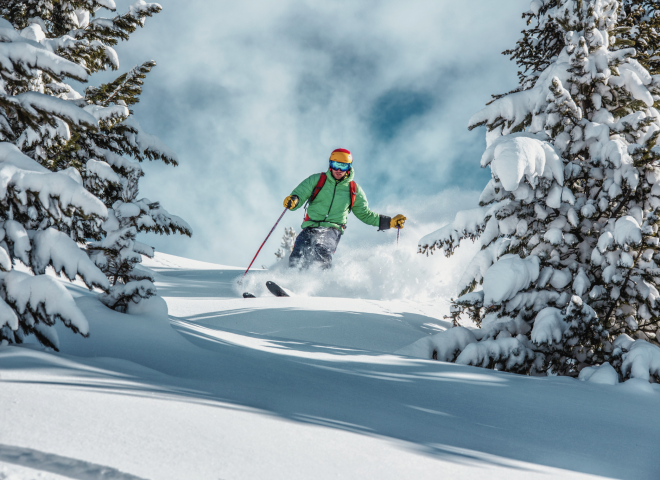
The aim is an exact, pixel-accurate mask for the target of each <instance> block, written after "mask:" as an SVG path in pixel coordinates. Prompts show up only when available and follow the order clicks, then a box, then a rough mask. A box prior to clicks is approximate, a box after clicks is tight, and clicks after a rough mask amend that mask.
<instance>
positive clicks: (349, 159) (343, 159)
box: [330, 148, 353, 163]
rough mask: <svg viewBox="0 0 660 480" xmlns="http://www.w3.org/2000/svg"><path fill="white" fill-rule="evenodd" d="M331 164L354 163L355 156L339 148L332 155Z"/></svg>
mask: <svg viewBox="0 0 660 480" xmlns="http://www.w3.org/2000/svg"><path fill="white" fill-rule="evenodd" d="M330 161H331V162H339V163H353V155H351V152H349V151H348V150H346V149H345V148H338V149H337V150H334V151H333V152H332V153H331V154H330Z"/></svg>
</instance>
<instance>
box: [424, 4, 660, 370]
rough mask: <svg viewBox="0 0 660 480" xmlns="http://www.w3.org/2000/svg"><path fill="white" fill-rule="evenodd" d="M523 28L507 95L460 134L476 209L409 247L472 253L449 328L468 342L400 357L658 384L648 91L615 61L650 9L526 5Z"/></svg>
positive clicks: (442, 342)
mask: <svg viewBox="0 0 660 480" xmlns="http://www.w3.org/2000/svg"><path fill="white" fill-rule="evenodd" d="M640 5H641V7H642V8H648V10H647V14H646V15H640V14H639V10H636V8H637V7H635V6H640ZM626 8H627V9H626ZM631 12H633V13H631ZM634 12H637V13H634ZM525 16H527V17H528V19H529V20H530V22H534V23H535V24H534V26H533V27H532V28H530V29H529V30H528V31H527V32H525V36H524V37H523V39H522V40H521V41H520V42H519V43H518V47H517V48H516V49H515V50H513V51H510V52H505V53H510V54H512V56H513V58H515V59H516V60H517V61H518V64H519V65H521V66H522V67H523V68H525V70H524V71H522V72H521V73H520V87H519V88H518V89H517V90H514V91H513V92H510V93H509V94H505V95H501V96H496V98H495V100H493V101H492V102H491V103H490V104H489V105H488V106H487V107H486V108H484V109H483V110H482V111H480V112H478V113H477V114H476V115H474V116H473V117H472V119H471V120H470V122H469V128H471V129H472V128H475V127H477V126H480V125H486V126H487V129H488V134H487V136H486V139H487V149H486V151H485V153H484V155H483V157H482V162H481V164H482V167H486V166H489V167H490V169H491V174H492V179H491V181H490V182H489V183H488V185H487V186H486V188H485V189H484V191H483V193H482V195H481V197H480V207H479V208H477V209H474V210H471V211H465V212H460V213H459V214H458V215H457V217H456V219H455V220H454V222H453V223H452V224H450V225H447V226H446V227H444V228H442V229H441V230H439V231H437V232H435V233H433V234H431V235H428V236H427V237H425V238H423V239H422V240H421V241H420V251H421V252H422V253H424V252H426V253H429V252H431V253H432V252H433V250H434V249H436V248H442V249H443V250H444V252H445V254H446V255H451V254H452V253H453V251H454V250H455V248H457V247H458V246H459V243H460V241H461V240H462V239H465V238H470V239H472V240H477V239H478V240H479V241H480V244H481V246H482V249H481V251H480V252H479V253H478V254H477V255H476V256H475V257H474V259H473V260H472V262H471V263H470V264H469V266H468V268H467V270H466V272H465V274H464V276H463V278H462V279H461V280H460V285H459V289H460V290H462V292H461V296H460V297H459V298H458V299H456V300H455V301H454V303H453V305H452V313H451V316H452V317H453V319H454V321H455V322H458V321H459V319H460V318H461V316H463V315H467V316H469V317H471V318H472V319H473V320H474V321H476V323H477V325H478V326H480V327H481V328H480V329H478V330H468V329H465V328H463V327H456V328H452V329H450V330H448V331H446V332H443V333H440V334H438V335H436V336H434V337H430V338H427V339H422V341H420V342H419V344H418V345H416V346H413V350H415V348H417V349H418V350H417V351H418V352H419V349H420V348H421V349H422V351H424V353H425V354H428V356H429V357H431V356H433V357H434V358H438V359H440V360H446V361H456V362H458V363H463V364H471V365H480V366H484V367H489V368H495V369H501V370H508V371H513V372H519V373H528V374H563V375H573V376H575V375H577V374H578V372H579V371H580V370H581V369H582V368H584V367H586V366H596V367H597V366H599V365H604V364H605V363H611V365H612V366H614V367H615V368H616V369H617V370H618V371H619V372H620V373H621V374H622V375H623V376H626V375H630V376H633V377H642V378H646V379H649V378H651V377H653V376H655V377H656V379H657V378H659V377H658V375H660V348H658V347H657V346H656V345H654V344H653V343H649V342H654V341H655V340H656V332H657V330H658V322H659V321H660V303H659V297H660V294H659V293H658V289H657V283H658V281H660V267H659V266H658V265H660V252H658V246H659V240H660V238H659V237H658V235H657V232H658V223H660V147H656V141H657V138H658V134H659V133H660V115H659V114H658V111H657V110H656V106H657V105H658V104H657V103H656V102H657V101H659V100H660V96H658V95H659V94H660V76H658V77H656V76H654V75H651V74H650V73H649V71H648V69H647V68H645V66H644V65H642V64H640V62H638V61H637V60H636V59H635V58H634V57H635V55H636V51H635V49H634V48H630V47H627V46H626V43H629V42H628V41H627V40H626V35H627V36H628V39H630V38H635V35H636V34H635V33H634V32H635V31H641V30H642V29H641V27H638V24H639V22H647V23H649V22H653V21H655V20H654V19H655V18H656V13H655V6H653V5H652V4H651V2H623V6H622V5H621V4H620V3H619V2H617V1H616V0H582V1H580V0H534V1H532V3H531V10H530V12H527V13H526V14H525ZM620 21H621V22H622V24H623V26H621V24H620V23H619V22H620ZM635 22H638V24H635ZM644 28H646V27H644ZM635 29H637V30H635ZM617 32H619V33H620V34H621V35H622V43H621V44H619V42H617V41H616V34H617ZM631 32H632V33H631ZM648 32H651V30H650V29H647V33H648ZM635 41H638V40H635ZM643 45H645V46H647V47H648V48H655V47H654V46H653V45H657V43H655V44H652V43H650V42H645V43H643ZM644 54H645V55H646V56H645V57H644V58H646V59H647V60H651V59H655V57H656V55H655V52H649V51H648V50H646V51H645V53H644ZM648 66H650V65H648ZM630 335H632V336H635V337H636V338H637V340H636V341H633V340H632V338H631V337H630Z"/></svg>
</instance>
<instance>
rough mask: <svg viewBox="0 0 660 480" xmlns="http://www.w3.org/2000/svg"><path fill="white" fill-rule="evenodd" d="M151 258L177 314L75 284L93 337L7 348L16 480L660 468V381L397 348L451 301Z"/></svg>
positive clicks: (630, 473)
mask: <svg viewBox="0 0 660 480" xmlns="http://www.w3.org/2000/svg"><path fill="white" fill-rule="evenodd" d="M145 265H146V266H147V267H150V268H152V269H153V271H154V272H155V275H156V279H157V286H158V288H159V292H160V293H161V295H163V296H164V297H165V298H166V300H167V303H168V307H169V313H170V318H169V319H167V318H165V317H164V316H162V315H161V316H159V315H122V314H119V313H116V312H112V311H110V310H108V309H107V308H105V307H104V306H103V305H102V304H100V303H99V302H98V301H97V300H96V299H95V298H94V297H93V295H92V294H90V293H89V292H88V291H87V290H86V289H84V288H81V287H80V286H79V285H77V284H75V283H74V284H67V285H68V288H69V290H70V291H71V292H72V294H73V295H74V297H76V302H77V304H78V306H79V307H80V308H81V309H82V310H83V312H84V313H85V314H86V316H87V318H88V320H89V322H90V332H91V335H90V337H89V338H88V339H84V338H82V337H80V336H76V335H73V334H72V333H70V332H69V331H68V330H66V329H65V328H64V327H62V326H61V325H59V326H58V332H59V335H60V343H61V353H59V354H55V353H53V352H50V351H46V350H45V349H43V348H42V347H40V346H38V345H29V344H28V345H25V346H23V347H0V406H1V407H0V425H2V427H3V428H0V479H2V480H6V479H15V478H16V479H19V478H20V479H26V478H28V479H30V478H35V479H37V478H39V479H46V480H51V479H59V478H80V479H87V478H118V479H129V478H154V479H161V478H163V479H170V478H171V479H180V478H195V479H206V478H209V479H218V478H221V479H225V480H228V479H243V478H245V479H250V478H283V479H284V478H286V479H296V478H300V479H305V478H318V479H322V478H378V479H390V478H391V479H397V478H416V479H417V478H419V479H424V478H439V477H440V478H470V479H472V478H484V479H529V478H627V479H646V478H648V479H652V478H653V479H654V478H657V472H658V469H657V465H656V462H655V460H654V459H655V457H656V455H655V454H656V448H657V445H658V444H660V429H659V428H658V427H659V426H660V425H659V423H660V422H659V421H658V418H657V415H653V414H651V415H645V416H642V415H641V414H640V413H639V412H654V411H656V410H657V405H658V399H659V398H660V397H658V394H660V389H659V388H658V386H657V385H653V386H652V387H653V391H652V392H651V393H645V392H638V391H635V390H634V389H630V388H624V387H623V386H607V385H598V384H590V383H586V382H579V381H577V380H573V379H569V378H530V377H522V376H517V375H512V374H506V373H499V372H494V371H490V370H485V369H479V368H475V367H466V366H460V365H454V364H447V363H442V362H435V361H428V360H420V359H412V358H407V357H401V356H398V355H395V354H393V353H392V352H394V351H395V350H397V349H398V348H400V347H401V346H404V345H407V344H409V343H412V342H413V341H415V340H417V339H419V338H421V337H423V336H425V335H428V334H431V333H433V332H435V331H438V330H440V329H444V328H447V326H448V324H447V322H446V321H444V320H443V319H442V313H443V312H442V309H443V308H445V307H444V306H445V305H446V301H445V300H443V299H439V300H438V301H437V302H436V303H435V304H433V302H427V303H426V304H425V305H421V306H420V304H419V303H417V302H412V301H405V300H401V299H400V300H397V301H382V300H375V299H371V300H361V299H356V298H337V297H326V298H314V297H305V296H303V297H295V296H294V297H291V298H275V297H260V298H256V299H242V298H237V295H238V293H237V290H236V288H235V281H236V279H237V278H238V277H239V276H240V275H242V271H241V269H237V268H231V267H224V266H213V265H212V264H207V263H206V264H205V263H203V262H192V261H187V260H186V259H182V258H178V257H173V256H169V255H163V254H157V256H156V258H155V259H154V260H152V261H148V262H145ZM261 274H262V272H260V275H261ZM624 385H625V384H624ZM101 472H103V474H101Z"/></svg>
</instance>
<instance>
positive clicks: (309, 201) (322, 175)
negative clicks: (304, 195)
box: [307, 172, 328, 205]
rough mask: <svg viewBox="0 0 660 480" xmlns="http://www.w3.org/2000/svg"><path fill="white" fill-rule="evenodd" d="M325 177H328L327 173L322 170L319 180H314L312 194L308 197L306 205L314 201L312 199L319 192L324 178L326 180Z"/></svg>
mask: <svg viewBox="0 0 660 480" xmlns="http://www.w3.org/2000/svg"><path fill="white" fill-rule="evenodd" d="M327 178H328V177H327V175H326V174H325V172H323V173H322V174H321V176H320V177H319V181H318V182H316V186H315V187H314V190H313V191H312V195H311V196H310V197H309V199H308V200H307V204H308V205H309V204H310V203H312V202H313V201H314V199H315V198H316V196H317V195H318V194H319V192H320V191H321V189H322V188H323V185H325V180H326V179H327Z"/></svg>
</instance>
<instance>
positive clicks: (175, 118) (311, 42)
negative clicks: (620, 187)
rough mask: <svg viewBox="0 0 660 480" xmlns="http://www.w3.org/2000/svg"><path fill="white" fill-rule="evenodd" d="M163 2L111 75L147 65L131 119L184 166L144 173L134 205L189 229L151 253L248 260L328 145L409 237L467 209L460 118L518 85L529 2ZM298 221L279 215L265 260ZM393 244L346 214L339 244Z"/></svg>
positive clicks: (475, 140) (472, 148)
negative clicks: (344, 155) (403, 221)
mask: <svg viewBox="0 0 660 480" xmlns="http://www.w3.org/2000/svg"><path fill="white" fill-rule="evenodd" d="M117 3H118V6H119V10H120V11H121V10H123V9H125V8H126V6H127V5H128V4H129V3H130V2H121V1H120V2H117ZM161 4H162V5H163V11H162V12H161V13H160V14H158V15H156V16H154V17H153V18H149V19H147V23H146V26H145V28H143V29H139V30H138V31H137V32H136V33H135V34H134V35H133V37H132V39H131V40H130V41H129V42H122V43H121V44H119V45H118V46H117V51H118V53H119V55H120V61H121V62H122V67H121V69H120V70H121V71H125V70H127V69H128V68H130V67H131V66H133V65H134V64H138V63H142V62H143V61H145V60H149V59H151V58H153V59H155V60H156V61H157V62H158V66H157V67H156V68H155V69H154V70H153V72H152V73H151V74H150V75H149V76H148V78H147V79H146V82H145V88H144V94H143V96H142V100H141V102H140V103H139V104H138V105H136V107H135V113H136V115H137V116H138V118H139V120H140V122H141V124H142V125H143V126H144V127H145V129H147V130H148V131H150V132H151V133H154V134H157V135H159V136H160V137H161V138H162V139H163V140H164V141H165V142H166V143H168V144H169V145H170V146H171V147H172V148H174V149H175V150H176V151H177V152H178V154H179V157H180V159H181V166H180V167H177V168H175V169H172V167H167V166H164V165H159V164H155V163H154V164H149V165H146V166H145V169H146V172H147V175H146V176H145V178H144V180H143V182H142V189H141V195H144V196H146V197H148V198H150V199H151V200H159V201H161V203H162V204H163V205H164V206H165V208H167V209H168V210H170V211H171V212H172V213H175V214H178V215H181V216H182V217H184V218H185V219H186V220H188V221H189V222H190V223H191V225H192V226H193V229H194V236H193V238H192V239H188V238H176V237H166V238H160V237H158V236H154V235H148V236H146V238H145V239H144V240H145V241H147V242H148V243H151V244H153V245H154V246H156V248H157V249H158V250H161V251H165V252H168V253H173V254H181V255H186V256H189V257H192V258H197V259H205V260H209V261H216V262H218V263H225V264H235V265H246V264H247V263H249V261H250V259H251V258H252V256H253V255H254V252H256V249H257V248H258V246H259V245H260V244H261V242H262V241H263V238H264V237H265V235H266V234H267V233H268V231H269V230H270V228H271V226H272V225H273V223H274V222H275V220H276V219H277V217H278V215H279V214H280V213H281V211H282V208H283V207H282V206H281V202H282V199H283V198H284V197H285V196H286V195H287V194H288V193H289V192H290V191H291V190H292V189H293V188H294V187H295V186H296V185H297V184H298V183H299V182H300V181H302V180H303V179H304V178H306V177H307V176H308V175H310V174H312V173H315V172H319V171H322V170H325V168H326V166H327V158H328V155H329V153H330V152H331V151H332V150H333V149H335V148H338V147H344V148H349V149H350V150H351V151H352V152H353V154H354V158H355V169H356V180H357V181H358V183H360V185H361V186H362V187H363V189H364V190H365V192H366V193H367V196H368V198H369V201H370V204H371V205H372V207H373V208H374V209H375V210H376V211H378V212H380V213H384V214H389V215H393V214H396V213H400V212H401V213H404V214H406V215H407V216H408V217H409V218H410V222H411V223H410V225H411V226H412V225H413V224H415V225H417V226H416V227H415V229H417V230H418V231H416V232H415V234H417V235H420V236H421V235H424V234H426V233H429V231H431V230H432V229H433V228H435V227H437V225H438V224H440V223H442V221H443V220H442V219H444V218H445V217H446V215H445V213H444V212H455V211H456V210H458V209H459V208H464V207H465V206H466V204H468V203H470V202H471V203H472V204H476V199H477V197H478V191H479V190H480V189H481V188H483V186H484V185H485V183H486V181H487V179H488V178H489V173H488V172H487V171H484V170H481V169H480V168H479V160H480V157H481V153H482V152H483V150H484V148H485V141H484V132H483V130H476V131H473V132H468V131H467V128H466V125H467V121H468V119H469V117H470V116H471V115H472V114H473V113H474V112H475V111H477V110H478V109H480V108H482V106H483V105H484V104H485V103H486V102H487V101H488V100H489V99H490V95H491V94H494V93H501V92H504V91H508V90H510V89H511V88H513V87H514V86H515V85H516V83H517V79H516V75H515V74H516V66H515V65H514V64H513V63H511V62H509V61H508V60H507V59H506V58H505V57H503V56H502V55H500V52H501V51H503V50H505V49H506V48H510V47H511V46H513V45H514V44H515V41H516V40H517V38H518V37H519V31H520V30H521V29H522V28H523V26H524V25H523V22H522V20H521V19H520V12H522V11H524V10H526V9H527V8H528V1H526V0H525V1H518V0H516V1H514V0H508V1H500V2H493V1H492V0H475V1H471V2H442V1H422V0H419V1H410V2H400V1H395V0H389V1H388V0H382V1H376V0H374V1H362V2H350V1H343V0H340V1H332V2H321V1H299V0H280V1H278V2H271V1H267V0H260V1H259V0H258V1H250V2H233V1H229V0H221V1H216V2H211V3H209V2H202V1H201V0H189V1H187V2H175V1H167V0H165V1H162V2H161ZM117 74H118V72H112V73H107V74H103V75H101V76H97V77H96V78H95V79H93V80H92V82H93V83H96V84H97V83H100V82H101V81H107V80H109V79H111V78H114V76H116V75H117ZM439 199H442V200H439ZM440 204H442V206H441V205H440ZM424 205H435V206H436V207H435V208H436V210H433V208H430V207H429V208H428V209H427V208H425V207H424V208H422V207H420V206H424ZM440 210H442V211H440ZM422 219H423V220H422ZM444 221H447V220H444ZM300 222H301V215H299V214H298V212H296V213H287V214H286V215H285V217H284V219H283V221H282V224H281V225H280V229H279V230H278V232H276V233H274V234H273V237H274V238H273V239H271V240H269V243H268V245H267V246H266V247H265V248H264V253H265V254H266V255H267V256H271V255H272V253H271V252H272V251H274V250H275V249H276V248H277V245H278V244H279V238H280V237H281V230H282V229H283V228H284V226H293V227H296V228H297V229H299V226H300ZM415 229H413V228H411V229H410V230H407V231H406V232H407V233H406V234H407V235H412V234H413V233H412V232H413V231H414V230H415ZM389 241H391V237H388V235H387V234H383V233H376V231H375V229H374V228H373V227H367V226H364V225H360V224H359V221H357V220H356V219H354V218H352V219H350V220H349V228H348V230H347V232H346V235H345V236H344V238H343V239H342V246H341V247H340V248H351V245H352V244H355V245H357V244H382V243H384V242H389ZM262 255H263V254H262ZM259 261H260V260H258V261H257V263H259ZM269 262H271V259H270V258H269V259H267V260H264V261H263V263H266V264H267V263H269Z"/></svg>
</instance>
